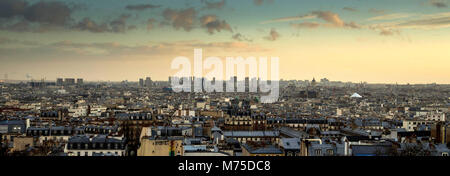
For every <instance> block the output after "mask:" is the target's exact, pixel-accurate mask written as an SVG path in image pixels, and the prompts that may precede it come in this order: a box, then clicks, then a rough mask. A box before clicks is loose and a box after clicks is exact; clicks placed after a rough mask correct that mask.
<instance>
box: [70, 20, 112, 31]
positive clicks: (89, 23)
mask: <svg viewBox="0 0 450 176" xmlns="http://www.w3.org/2000/svg"><path fill="white" fill-rule="evenodd" d="M73 29H76V30H80V31H89V32H94V33H100V32H108V31H110V30H109V29H108V25H107V24H106V23H103V24H97V23H96V22H95V21H93V20H92V19H90V18H88V17H86V18H84V19H83V20H81V21H80V22H78V24H76V25H75V26H73Z"/></svg>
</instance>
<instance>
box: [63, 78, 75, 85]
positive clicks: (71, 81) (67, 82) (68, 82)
mask: <svg viewBox="0 0 450 176" xmlns="http://www.w3.org/2000/svg"><path fill="white" fill-rule="evenodd" d="M64 84H65V85H75V79H74V78H66V79H65V80H64Z"/></svg>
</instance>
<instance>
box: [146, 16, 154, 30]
mask: <svg viewBox="0 0 450 176" xmlns="http://www.w3.org/2000/svg"><path fill="white" fill-rule="evenodd" d="M155 22H156V20H155V19H154V18H150V19H148V20H147V30H148V31H150V30H152V29H153V28H154V27H155V24H154V23H155Z"/></svg>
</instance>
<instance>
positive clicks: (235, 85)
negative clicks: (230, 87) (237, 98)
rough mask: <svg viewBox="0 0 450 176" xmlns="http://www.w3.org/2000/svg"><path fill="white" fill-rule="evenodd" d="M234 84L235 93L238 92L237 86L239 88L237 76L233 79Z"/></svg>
mask: <svg viewBox="0 0 450 176" xmlns="http://www.w3.org/2000/svg"><path fill="white" fill-rule="evenodd" d="M233 83H234V92H237V86H238V79H237V76H234V77H233Z"/></svg>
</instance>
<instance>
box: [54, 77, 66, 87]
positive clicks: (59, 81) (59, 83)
mask: <svg viewBox="0 0 450 176" xmlns="http://www.w3.org/2000/svg"><path fill="white" fill-rule="evenodd" d="M56 85H57V86H63V85H64V79H62V78H57V79H56Z"/></svg>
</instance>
